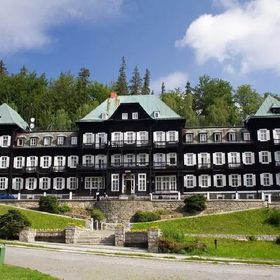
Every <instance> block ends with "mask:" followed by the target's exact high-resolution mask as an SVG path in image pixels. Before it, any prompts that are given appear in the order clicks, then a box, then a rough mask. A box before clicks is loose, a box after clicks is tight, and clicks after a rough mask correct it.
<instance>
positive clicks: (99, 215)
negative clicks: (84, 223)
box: [90, 208, 106, 222]
mask: <svg viewBox="0 0 280 280" xmlns="http://www.w3.org/2000/svg"><path fill="white" fill-rule="evenodd" d="M90 216H91V217H92V218H93V219H94V220H95V221H99V222H100V221H103V220H105V218H106V217H105V214H104V213H103V212H102V210H100V209H98V208H93V209H91V210H90Z"/></svg>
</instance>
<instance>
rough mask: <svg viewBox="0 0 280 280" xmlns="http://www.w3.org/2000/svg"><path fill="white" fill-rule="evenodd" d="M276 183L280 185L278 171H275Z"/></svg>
mask: <svg viewBox="0 0 280 280" xmlns="http://www.w3.org/2000/svg"><path fill="white" fill-rule="evenodd" d="M276 185H278V186H280V173H276Z"/></svg>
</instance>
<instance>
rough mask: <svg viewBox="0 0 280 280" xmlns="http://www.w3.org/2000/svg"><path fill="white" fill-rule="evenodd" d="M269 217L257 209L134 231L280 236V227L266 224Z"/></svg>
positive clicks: (135, 227) (145, 225)
mask: <svg viewBox="0 0 280 280" xmlns="http://www.w3.org/2000/svg"><path fill="white" fill-rule="evenodd" d="M267 217H268V210H267V209H256V210H246V211H241V212H235V213H228V214H219V215H209V216H201V217H191V218H180V219H176V220H170V221H159V222H151V223H139V224H134V225H133V230H145V229H148V228H149V227H153V226H156V227H159V228H160V229H162V230H164V229H170V228H176V229H180V230H182V231H183V232H185V233H209V234H245V235H262V234H272V235H280V228H279V227H274V226H271V225H269V224H267V223H266V222H265V220H266V219H267Z"/></svg>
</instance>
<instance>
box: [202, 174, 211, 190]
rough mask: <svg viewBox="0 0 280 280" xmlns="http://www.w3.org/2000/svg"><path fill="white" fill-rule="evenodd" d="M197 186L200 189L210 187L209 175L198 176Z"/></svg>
mask: <svg viewBox="0 0 280 280" xmlns="http://www.w3.org/2000/svg"><path fill="white" fill-rule="evenodd" d="M199 186H200V187H201V188H208V187H210V176H209V175H200V176H199Z"/></svg>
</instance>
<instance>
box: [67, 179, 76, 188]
mask: <svg viewBox="0 0 280 280" xmlns="http://www.w3.org/2000/svg"><path fill="white" fill-rule="evenodd" d="M67 181H68V184H67V189H69V190H76V189H77V188H78V179H77V178H76V177H69V178H68V179H67Z"/></svg>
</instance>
